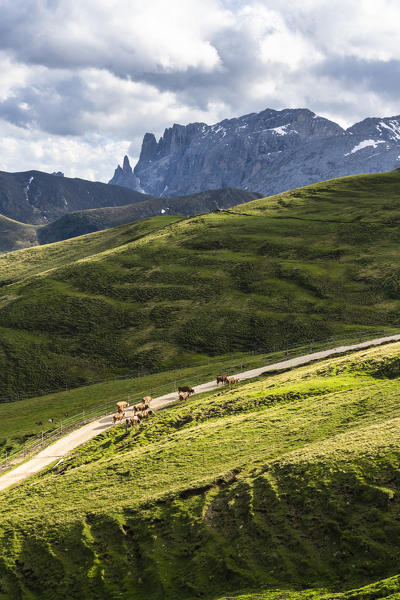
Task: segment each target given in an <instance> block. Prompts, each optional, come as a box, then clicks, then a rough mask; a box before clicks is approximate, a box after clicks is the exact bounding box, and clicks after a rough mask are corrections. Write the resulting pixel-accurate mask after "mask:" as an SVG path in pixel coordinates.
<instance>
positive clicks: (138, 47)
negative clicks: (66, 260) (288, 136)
mask: <svg viewBox="0 0 400 600" xmlns="http://www.w3.org/2000/svg"><path fill="white" fill-rule="evenodd" d="M0 14H1V20H0V67H1V72H0V74H1V76H0V170H3V171H25V170H29V169H39V170H43V171H47V172H53V171H63V172H64V173H65V175H66V176H69V177H82V178H85V179H90V180H98V181H108V179H110V178H111V176H112V174H113V171H114V168H115V167H116V165H117V163H118V162H120V163H121V162H122V158H123V156H124V154H128V155H129V157H130V159H131V162H132V164H135V162H136V160H137V158H138V156H139V153H140V147H141V142H142V138H143V135H144V134H145V133H146V132H147V131H150V132H153V133H155V134H156V136H160V135H162V133H163V131H164V129H165V128H166V127H169V126H171V125H172V124H173V123H181V124H187V123H190V122H193V121H203V122H205V123H208V124H212V123H216V122H218V121H219V120H222V119H224V118H229V117H234V116H239V115H243V114H247V113H250V112H258V111H261V110H264V109H265V108H274V109H276V110H281V109H284V108H287V107H290V108H309V109H311V110H312V111H314V112H315V113H317V114H320V115H322V116H325V117H327V118H329V119H332V120H334V121H336V122H338V123H339V124H340V125H342V126H349V125H351V124H353V123H354V122H356V121H360V120H361V119H364V118H366V117H368V116H377V117H378V116H380V117H382V116H392V115H398V114H400V43H399V41H400V40H399V38H400V34H399V23H400V1H399V0H258V1H257V0H254V1H252V0H244V1H239V0H201V1H200V0H146V1H144V0H80V1H79V2H77V1H76V0H0Z"/></svg>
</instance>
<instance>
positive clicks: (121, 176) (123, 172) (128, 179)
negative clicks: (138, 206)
mask: <svg viewBox="0 0 400 600" xmlns="http://www.w3.org/2000/svg"><path fill="white" fill-rule="evenodd" d="M153 137H154V136H153ZM108 183H110V184H111V185H120V186H122V187H126V188H129V189H130V190H135V191H137V192H142V191H143V190H142V188H141V187H140V184H139V179H138V178H137V177H136V175H134V174H133V171H132V167H131V165H130V162H129V158H128V157H127V156H126V155H125V156H124V162H123V164H122V168H121V167H120V165H118V167H117V168H116V169H115V171H114V176H113V177H112V179H110V181H109V182H108Z"/></svg>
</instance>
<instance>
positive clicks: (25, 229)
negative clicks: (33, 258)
mask: <svg viewBox="0 0 400 600" xmlns="http://www.w3.org/2000/svg"><path fill="white" fill-rule="evenodd" d="M37 244H38V241H37V237H36V227H35V226H34V225H27V224H26V223H19V222H18V221H14V220H13V219H9V218H8V217H5V216H3V215H0V253H1V252H9V251H10V250H19V249H20V248H28V247H29V246H36V245H37Z"/></svg>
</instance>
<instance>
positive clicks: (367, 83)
mask: <svg viewBox="0 0 400 600" xmlns="http://www.w3.org/2000/svg"><path fill="white" fill-rule="evenodd" d="M314 72H315V74H316V75H318V76H325V77H330V78H332V79H334V80H336V81H340V82H342V84H343V85H344V86H346V87H351V88H353V89H357V90H360V91H361V90H369V91H373V92H375V93H378V94H380V95H382V96H384V97H385V98H387V99H389V100H397V101H398V99H399V97H400V59H399V60H389V61H382V60H365V59H362V58H357V57H353V56H344V57H340V56H331V57H329V58H327V59H326V60H324V61H323V62H322V63H321V64H319V65H318V66H317V67H316V68H315V70H314ZM399 110H400V107H399Z"/></svg>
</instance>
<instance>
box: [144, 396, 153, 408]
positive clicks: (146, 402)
mask: <svg viewBox="0 0 400 600" xmlns="http://www.w3.org/2000/svg"><path fill="white" fill-rule="evenodd" d="M142 402H144V403H145V404H148V405H149V406H150V402H153V398H152V397H151V396H145V397H144V398H142Z"/></svg>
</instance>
